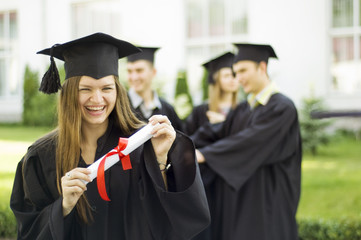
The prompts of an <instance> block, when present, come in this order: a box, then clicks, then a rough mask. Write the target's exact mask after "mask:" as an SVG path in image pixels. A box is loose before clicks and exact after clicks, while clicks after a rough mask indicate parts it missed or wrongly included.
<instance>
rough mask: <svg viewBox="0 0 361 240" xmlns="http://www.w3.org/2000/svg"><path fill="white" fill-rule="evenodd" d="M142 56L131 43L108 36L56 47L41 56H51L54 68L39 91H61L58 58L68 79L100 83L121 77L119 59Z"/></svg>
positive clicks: (98, 36) (45, 75)
mask: <svg viewBox="0 0 361 240" xmlns="http://www.w3.org/2000/svg"><path fill="white" fill-rule="evenodd" d="M137 52H140V49H138V48H137V47H135V46H134V45H132V44H131V43H129V42H126V41H123V40H119V39H116V38H114V37H112V36H110V35H107V34H104V33H95V34H92V35H89V36H86V37H83V38H79V39H76V40H73V41H70V42H66V43H63V44H55V45H53V46H52V47H51V48H46V49H44V50H41V51H39V52H37V54H44V55H49V56H50V67H49V69H48V71H47V72H46V73H45V74H44V76H43V79H42V81H41V85H40V88H39V90H40V91H42V92H44V93H47V94H51V93H55V92H57V91H58V90H59V89H60V88H61V85H60V78H59V73H58V69H57V67H56V65H55V61H54V57H55V58H57V59H59V60H62V61H64V68H65V73H66V77H65V79H68V78H70V77H75V76H84V75H85V76H89V77H93V78H95V79H99V78H102V77H105V76H109V75H115V76H118V59H119V58H122V57H125V56H128V55H130V54H134V53H137Z"/></svg>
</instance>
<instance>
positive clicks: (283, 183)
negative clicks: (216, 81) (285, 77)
mask: <svg viewBox="0 0 361 240" xmlns="http://www.w3.org/2000/svg"><path fill="white" fill-rule="evenodd" d="M192 139H193V141H194V143H195V145H196V147H197V148H198V149H199V150H200V151H201V152H202V154H203V155H204V157H205V159H206V163H205V164H207V165H208V166H209V167H210V168H211V169H212V170H213V171H214V172H216V174H217V175H218V176H219V177H218V178H216V183H215V190H214V191H215V192H216V197H215V198H214V201H216V205H217V209H218V210H217V213H216V217H213V218H212V223H211V226H212V238H211V239H217V240H218V239H222V240H238V239H247V240H280V239H287V240H294V239H297V238H298V237H297V225H296V220H295V215H296V211H297V206H298V202H299V198H300V186H301V159H302V150H301V138H300V130H299V122H298V117H297V110H296V108H295V106H294V104H293V103H292V101H291V100H290V99H288V98H287V97H285V96H284V95H282V94H280V93H276V94H274V95H272V96H271V98H270V99H269V102H268V103H267V104H266V105H265V106H262V105H260V106H258V107H256V108H255V109H253V110H251V109H250V107H249V105H248V103H247V102H242V103H240V104H239V105H238V106H237V108H236V109H235V110H234V111H232V112H231V113H230V114H229V115H228V116H227V119H226V121H225V122H223V123H222V124H221V125H220V127H212V126H211V125H205V126H203V127H202V128H201V129H199V131H197V132H196V133H195V134H194V135H193V136H192Z"/></svg>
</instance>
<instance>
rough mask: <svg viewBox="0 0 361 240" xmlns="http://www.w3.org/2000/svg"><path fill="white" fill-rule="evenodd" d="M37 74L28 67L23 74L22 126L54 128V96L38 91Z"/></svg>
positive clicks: (55, 120) (55, 119)
mask: <svg viewBox="0 0 361 240" xmlns="http://www.w3.org/2000/svg"><path fill="white" fill-rule="evenodd" d="M38 79H39V74H38V72H35V71H32V70H31V69H30V68H29V66H26V68H25V74H24V85H23V90H24V98H23V107H24V108H23V124H24V125H26V126H54V125H55V124H56V122H57V118H56V95H55V94H52V95H45V94H43V93H40V92H39V91H38V88H39V81H38Z"/></svg>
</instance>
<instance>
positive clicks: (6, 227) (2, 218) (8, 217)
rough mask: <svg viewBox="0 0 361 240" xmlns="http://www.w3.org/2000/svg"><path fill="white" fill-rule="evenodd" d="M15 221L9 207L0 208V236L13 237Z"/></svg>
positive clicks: (14, 234)
mask: <svg viewBox="0 0 361 240" xmlns="http://www.w3.org/2000/svg"><path fill="white" fill-rule="evenodd" d="M15 236H16V221H15V217H14V214H13V213H12V211H11V210H10V208H9V207H6V208H3V209H0V237H15Z"/></svg>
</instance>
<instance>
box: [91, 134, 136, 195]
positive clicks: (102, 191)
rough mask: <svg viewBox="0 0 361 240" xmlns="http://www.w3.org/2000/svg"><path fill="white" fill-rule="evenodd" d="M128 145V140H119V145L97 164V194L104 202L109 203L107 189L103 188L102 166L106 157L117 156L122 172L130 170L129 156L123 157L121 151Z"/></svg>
mask: <svg viewBox="0 0 361 240" xmlns="http://www.w3.org/2000/svg"><path fill="white" fill-rule="evenodd" d="M127 145H128V139H127V138H119V144H118V146H116V147H115V148H114V149H113V150H111V151H110V152H108V153H107V154H106V155H105V156H104V157H103V159H102V160H101V161H100V163H99V167H98V172H97V186H98V192H99V195H100V196H101V198H102V199H103V200H105V201H110V199H109V197H108V194H107V189H106V188H105V178H104V165H105V161H106V160H107V158H108V157H110V156H112V155H115V154H118V155H119V159H120V160H121V162H122V166H123V170H128V169H131V168H132V164H131V163H130V158H129V155H126V156H125V155H124V154H123V153H122V152H121V151H123V150H124V149H125V148H126V147H127Z"/></svg>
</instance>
